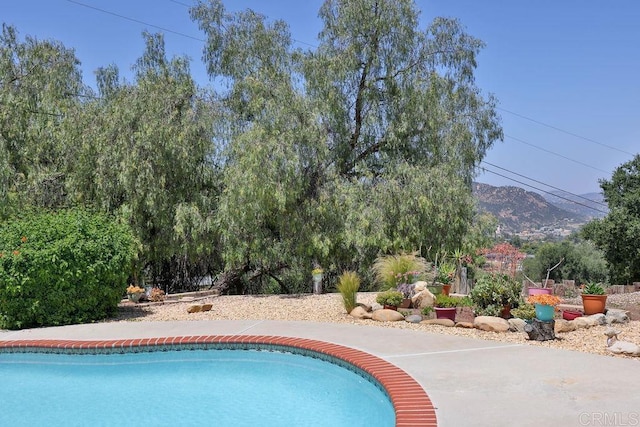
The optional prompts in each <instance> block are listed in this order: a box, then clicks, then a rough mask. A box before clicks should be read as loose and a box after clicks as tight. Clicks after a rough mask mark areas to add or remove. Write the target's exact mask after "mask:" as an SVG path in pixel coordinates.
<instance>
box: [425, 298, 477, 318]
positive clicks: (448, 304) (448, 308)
mask: <svg viewBox="0 0 640 427" xmlns="http://www.w3.org/2000/svg"><path fill="white" fill-rule="evenodd" d="M467 305H470V301H469V300H468V298H465V297H453V296H449V295H445V294H439V295H438V296H436V299H435V301H434V303H433V307H434V309H435V311H436V318H438V319H451V320H453V321H454V322H455V320H456V313H457V311H458V307H464V306H467Z"/></svg>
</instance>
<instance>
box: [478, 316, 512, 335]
mask: <svg viewBox="0 0 640 427" xmlns="http://www.w3.org/2000/svg"><path fill="white" fill-rule="evenodd" d="M473 327H474V328H476V329H480V330H482V331H489V332H507V331H508V330H509V322H507V321H506V320H505V319H503V318H502V317H494V316H478V317H476V318H475V319H474V321H473Z"/></svg>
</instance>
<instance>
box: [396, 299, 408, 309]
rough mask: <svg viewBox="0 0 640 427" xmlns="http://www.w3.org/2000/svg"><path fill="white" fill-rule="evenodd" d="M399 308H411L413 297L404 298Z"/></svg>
mask: <svg viewBox="0 0 640 427" xmlns="http://www.w3.org/2000/svg"><path fill="white" fill-rule="evenodd" d="M398 308H411V298H405V299H403V300H402V302H401V303H400V305H399V306H398Z"/></svg>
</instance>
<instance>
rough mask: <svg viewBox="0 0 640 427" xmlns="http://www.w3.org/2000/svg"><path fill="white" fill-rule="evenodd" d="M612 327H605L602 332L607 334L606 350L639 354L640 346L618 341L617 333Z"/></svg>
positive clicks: (630, 354) (631, 354) (616, 352)
mask: <svg viewBox="0 0 640 427" xmlns="http://www.w3.org/2000/svg"><path fill="white" fill-rule="evenodd" d="M619 333H620V331H616V330H615V329H613V328H607V330H606V331H605V332H604V334H605V335H606V336H607V350H609V351H610V352H612V353H615V354H626V355H629V356H640V346H638V345H637V344H634V343H632V342H628V341H618V334H619Z"/></svg>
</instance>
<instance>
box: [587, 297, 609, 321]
mask: <svg viewBox="0 0 640 427" xmlns="http://www.w3.org/2000/svg"><path fill="white" fill-rule="evenodd" d="M606 305H607V296H606V295H589V294H582V307H583V308H584V314H586V315H587V316H588V315H590V314H598V313H604V308H605V306H606Z"/></svg>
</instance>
